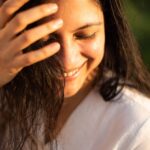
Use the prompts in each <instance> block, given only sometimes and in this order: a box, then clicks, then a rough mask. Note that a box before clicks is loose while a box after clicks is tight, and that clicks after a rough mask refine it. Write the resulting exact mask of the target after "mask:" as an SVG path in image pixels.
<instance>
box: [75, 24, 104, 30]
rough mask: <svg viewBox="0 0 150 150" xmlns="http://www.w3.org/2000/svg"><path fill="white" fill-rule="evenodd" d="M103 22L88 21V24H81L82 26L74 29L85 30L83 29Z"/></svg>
mask: <svg viewBox="0 0 150 150" xmlns="http://www.w3.org/2000/svg"><path fill="white" fill-rule="evenodd" d="M101 24H102V22H97V23H87V24H85V25H83V26H81V27H79V28H77V29H75V30H73V32H75V31H79V30H83V29H85V28H88V27H91V26H99V25H101Z"/></svg>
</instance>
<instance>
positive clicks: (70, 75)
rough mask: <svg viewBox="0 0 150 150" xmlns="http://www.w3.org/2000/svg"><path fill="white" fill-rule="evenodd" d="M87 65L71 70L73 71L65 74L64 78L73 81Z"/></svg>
mask: <svg viewBox="0 0 150 150" xmlns="http://www.w3.org/2000/svg"><path fill="white" fill-rule="evenodd" d="M84 64H85V63H83V64H82V65H81V66H80V67H78V68H76V69H74V70H71V71H65V72H64V77H65V79H73V78H75V77H77V76H78V75H79V73H80V70H81V68H82V67H83V66H84Z"/></svg>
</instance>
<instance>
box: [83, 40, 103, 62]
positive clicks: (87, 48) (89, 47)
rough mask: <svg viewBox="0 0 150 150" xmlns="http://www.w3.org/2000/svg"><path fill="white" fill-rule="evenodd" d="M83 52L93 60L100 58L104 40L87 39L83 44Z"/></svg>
mask: <svg viewBox="0 0 150 150" xmlns="http://www.w3.org/2000/svg"><path fill="white" fill-rule="evenodd" d="M83 53H84V55H85V56H86V57H88V58H91V59H93V60H99V59H100V60H101V59H102V57H103V54H104V41H101V42H99V41H88V42H87V43H86V44H84V48H83Z"/></svg>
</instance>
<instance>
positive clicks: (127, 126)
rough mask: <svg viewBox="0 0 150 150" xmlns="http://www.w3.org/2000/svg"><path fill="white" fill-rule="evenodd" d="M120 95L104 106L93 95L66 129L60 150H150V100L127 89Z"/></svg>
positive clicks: (66, 125)
mask: <svg viewBox="0 0 150 150" xmlns="http://www.w3.org/2000/svg"><path fill="white" fill-rule="evenodd" d="M121 95H122V96H121ZM121 95H120V99H119V100H116V101H113V102H105V101H104V100H103V99H102V97H101V96H100V95H99V94H98V92H97V91H96V89H94V90H93V91H91V92H90V93H89V95H88V96H87V97H86V98H85V99H84V101H83V102H82V103H81V104H80V105H79V106H78V107H77V108H76V109H75V111H74V112H73V113H72V114H71V116H70V117H69V119H68V121H67V122H66V124H65V126H64V127H63V129H62V131H61V133H60V135H59V137H58V150H150V99H149V98H146V97H145V96H143V95H141V94H140V93H138V92H137V91H135V90H129V89H127V88H126V89H124V90H123V92H122V94H121ZM45 149H48V145H47V148H46V147H45Z"/></svg>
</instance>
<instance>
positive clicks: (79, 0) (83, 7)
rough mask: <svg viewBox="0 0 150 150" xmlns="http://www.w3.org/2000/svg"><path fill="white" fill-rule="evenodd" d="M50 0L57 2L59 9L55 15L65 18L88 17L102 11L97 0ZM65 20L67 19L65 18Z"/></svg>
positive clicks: (97, 14)
mask: <svg viewBox="0 0 150 150" xmlns="http://www.w3.org/2000/svg"><path fill="white" fill-rule="evenodd" d="M47 1H48V2H52V3H57V5H58V7H59V10H58V12H57V13H56V14H55V15H54V16H55V17H63V19H67V20H69V19H71V20H73V19H78V20H79V19H80V18H81V19H84V17H85V18H86V19H87V18H89V19H90V17H93V18H94V16H95V17H96V16H99V15H100V12H101V13H102V10H101V7H100V5H98V4H97V3H96V0H47ZM64 21H65V20H64Z"/></svg>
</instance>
